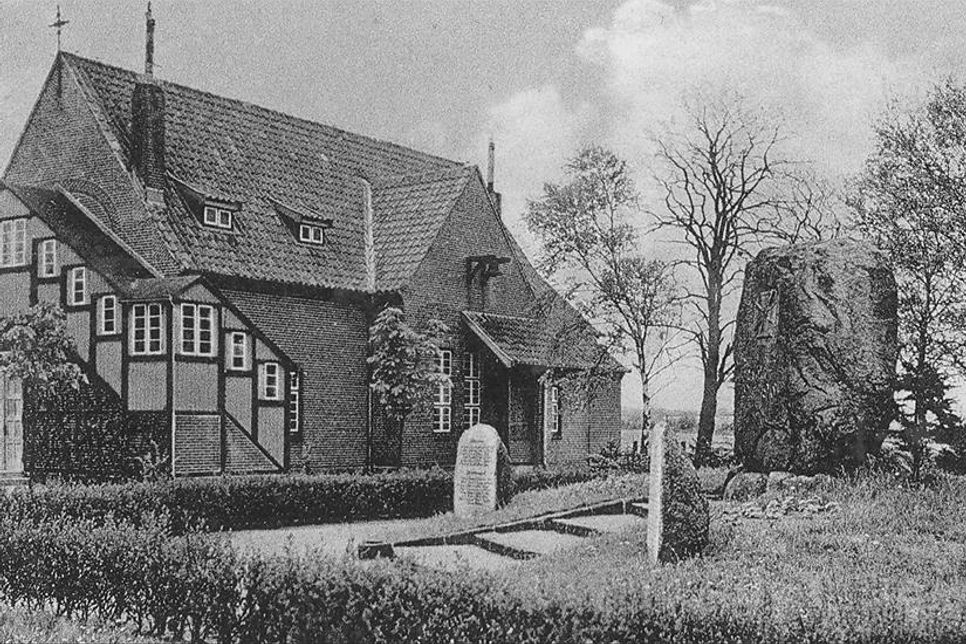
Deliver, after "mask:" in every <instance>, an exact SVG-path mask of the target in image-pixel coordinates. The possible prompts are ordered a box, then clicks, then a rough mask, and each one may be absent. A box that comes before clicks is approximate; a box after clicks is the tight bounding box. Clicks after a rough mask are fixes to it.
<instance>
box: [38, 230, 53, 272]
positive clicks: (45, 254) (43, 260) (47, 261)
mask: <svg viewBox="0 0 966 644" xmlns="http://www.w3.org/2000/svg"><path fill="white" fill-rule="evenodd" d="M39 250H40V253H39V255H40V257H39V258H38V260H39V261H38V262H37V277H54V276H55V275H57V240H56V239H45V240H44V241H42V242H40V248H39Z"/></svg>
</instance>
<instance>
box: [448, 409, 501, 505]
mask: <svg viewBox="0 0 966 644" xmlns="http://www.w3.org/2000/svg"><path fill="white" fill-rule="evenodd" d="M509 463H510V459H509V455H508V453H507V449H506V446H505V445H504V444H503V441H501V440H500V435H499V434H498V433H497V431H496V429H494V428H493V427H491V426H490V425H482V424H481V425H474V426H473V427H471V428H469V429H468V430H466V431H465V432H463V435H462V436H460V440H459V444H458V445H457V447H456V471H455V472H454V474H453V512H454V513H455V514H456V516H458V517H474V516H479V515H481V514H486V513H487V512H492V511H493V510H495V509H496V508H497V506H498V505H500V504H502V503H503V502H504V501H505V500H506V497H507V492H508V487H509V476H510V467H509Z"/></svg>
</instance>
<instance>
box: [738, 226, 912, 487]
mask: <svg viewBox="0 0 966 644" xmlns="http://www.w3.org/2000/svg"><path fill="white" fill-rule="evenodd" d="M896 304H897V296H896V282H895V278H894V276H893V274H892V270H891V268H890V266H889V261H888V258H887V257H886V255H885V254H883V253H882V252H880V251H878V250H876V249H875V248H873V247H872V246H870V245H867V244H863V243H858V242H853V241H848V240H835V241H829V242H816V243H810V244H797V245H792V246H785V247H782V248H770V249H766V250H763V251H762V252H761V253H759V254H758V256H757V257H756V258H755V259H754V260H752V261H751V262H750V263H749V264H748V267H747V270H746V272H745V284H744V291H743V293H742V295H741V304H740V307H739V309H738V321H737V326H736V330H735V422H734V427H735V453H736V455H737V456H738V458H739V459H741V461H742V464H743V466H744V468H745V469H746V470H751V471H759V472H769V471H772V470H783V471H790V472H793V473H796V474H814V473H817V472H831V471H834V470H836V469H838V468H839V467H840V466H844V467H852V466H855V465H858V464H860V463H862V462H863V461H864V460H865V457H866V454H867V453H868V452H869V451H872V450H875V449H877V448H878V446H879V445H880V444H881V442H882V440H883V438H884V436H885V433H886V430H887V428H888V426H889V421H890V419H891V418H892V417H893V411H894V402H893V384H894V374H895V364H896V329H897V326H896V325H897V320H896Z"/></svg>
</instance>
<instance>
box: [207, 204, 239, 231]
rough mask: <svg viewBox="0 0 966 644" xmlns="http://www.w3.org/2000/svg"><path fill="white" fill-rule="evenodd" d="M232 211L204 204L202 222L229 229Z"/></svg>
mask: <svg viewBox="0 0 966 644" xmlns="http://www.w3.org/2000/svg"><path fill="white" fill-rule="evenodd" d="M231 218H232V212H231V211H230V210H228V209H227V208H216V207H215V206H205V215H204V222H205V225H206V226H214V227H215V228H225V229H228V230H230V229H231Z"/></svg>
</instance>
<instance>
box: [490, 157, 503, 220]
mask: <svg viewBox="0 0 966 644" xmlns="http://www.w3.org/2000/svg"><path fill="white" fill-rule="evenodd" d="M495 170H496V145H494V143H493V139H490V147H489V150H488V151H487V156H486V192H487V193H488V194H489V195H490V201H491V202H492V203H493V208H495V209H496V214H497V216H498V217H500V218H502V217H503V195H501V194H500V193H499V192H497V191H496V190H495V189H494V187H493V185H494V184H493V175H494V173H495Z"/></svg>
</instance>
